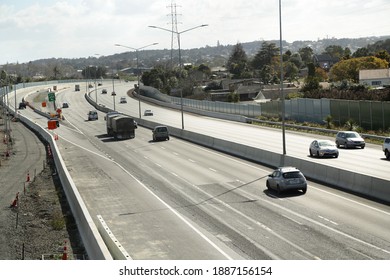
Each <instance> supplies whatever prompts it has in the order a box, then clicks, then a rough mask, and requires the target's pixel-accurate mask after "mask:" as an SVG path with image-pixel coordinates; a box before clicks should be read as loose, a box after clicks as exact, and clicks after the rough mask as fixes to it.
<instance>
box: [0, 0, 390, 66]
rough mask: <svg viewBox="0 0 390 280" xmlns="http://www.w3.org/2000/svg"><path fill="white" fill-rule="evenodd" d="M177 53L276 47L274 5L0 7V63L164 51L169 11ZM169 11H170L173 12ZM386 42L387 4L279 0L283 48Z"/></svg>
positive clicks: (157, 1) (221, 0)
mask: <svg viewBox="0 0 390 280" xmlns="http://www.w3.org/2000/svg"><path fill="white" fill-rule="evenodd" d="M172 6H174V7H176V14H177V22H178V24H177V30H178V32H179V33H180V32H182V31H186V30H187V29H191V28H193V27H196V26H199V25H201V24H208V26H207V27H203V28H197V29H194V30H190V31H187V32H183V33H181V35H180V43H181V48H182V49H189V48H201V47H205V46H216V45H217V43H218V42H219V43H220V44H222V45H228V44H230V45H234V44H236V43H237V42H240V43H245V42H252V41H256V40H278V39H279V36H280V33H279V0H245V1H240V0H192V1H188V0H187V1H186V0H177V1H170V0H142V1H138V0H63V1H57V0H34V1H30V0H1V2H0V36H1V38H0V64H5V63H15V62H19V63H24V62H28V61H33V60H36V59H40V58H52V57H54V58H80V57H88V56H97V55H100V56H102V55H104V56H106V55H112V54H115V53H121V52H126V51H129V50H128V49H125V48H123V47H117V46H114V45H115V44H122V45H126V46H129V47H132V48H141V47H144V46H147V45H149V44H152V43H155V42H156V43H158V45H155V46H151V47H148V49H170V48H171V35H172V33H171V32H168V31H164V30H160V29H152V28H150V27H148V26H149V25H155V26H158V27H162V28H166V29H169V30H171V26H172V25H171V23H172V17H171V11H172V9H171V7H172ZM173 11H174V9H173ZM383 35H390V0H348V1H347V0H318V1H314V0H282V37H283V39H284V40H286V41H288V42H293V41H296V40H317V39H323V38H332V37H335V38H358V37H367V36H383ZM174 42H175V43H174V47H175V48H177V39H176V40H175V41H174Z"/></svg>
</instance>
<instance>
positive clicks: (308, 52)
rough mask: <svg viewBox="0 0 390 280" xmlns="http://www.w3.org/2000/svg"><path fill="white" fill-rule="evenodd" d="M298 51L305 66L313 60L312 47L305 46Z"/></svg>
mask: <svg viewBox="0 0 390 280" xmlns="http://www.w3.org/2000/svg"><path fill="white" fill-rule="evenodd" d="M298 53H299V54H300V56H301V59H302V62H303V63H304V65H305V66H307V64H309V63H310V62H312V61H313V49H312V48H310V47H304V48H301V49H299V51H298Z"/></svg>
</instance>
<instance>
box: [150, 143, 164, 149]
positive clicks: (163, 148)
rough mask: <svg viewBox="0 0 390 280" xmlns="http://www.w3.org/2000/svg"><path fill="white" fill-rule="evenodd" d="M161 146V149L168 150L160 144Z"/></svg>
mask: <svg viewBox="0 0 390 280" xmlns="http://www.w3.org/2000/svg"><path fill="white" fill-rule="evenodd" d="M153 144H154V143H153ZM160 148H161V149H163V150H166V148H165V147H163V146H160Z"/></svg>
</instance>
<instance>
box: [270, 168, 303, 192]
mask: <svg viewBox="0 0 390 280" xmlns="http://www.w3.org/2000/svg"><path fill="white" fill-rule="evenodd" d="M266 186H267V189H273V190H276V191H277V192H278V194H280V193H281V192H282V191H286V190H301V191H302V192H303V193H306V190H307V181H306V178H305V176H304V175H303V174H302V172H301V171H300V170H299V169H297V168H296V167H291V166H285V167H279V168H277V169H275V170H274V172H272V174H270V175H268V178H267V185H266Z"/></svg>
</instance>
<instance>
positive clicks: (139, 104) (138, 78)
mask: <svg viewBox="0 0 390 280" xmlns="http://www.w3.org/2000/svg"><path fill="white" fill-rule="evenodd" d="M157 44H158V43H153V44H149V45H146V46H143V47H140V48H132V47H129V46H124V45H120V44H115V46H117V47H124V48H127V49H131V50H135V54H136V57H137V95H138V111H139V118H141V97H140V88H139V84H140V75H139V72H140V71H139V62H138V51H139V50H142V49H145V48H147V47H150V46H154V45H157Z"/></svg>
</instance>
